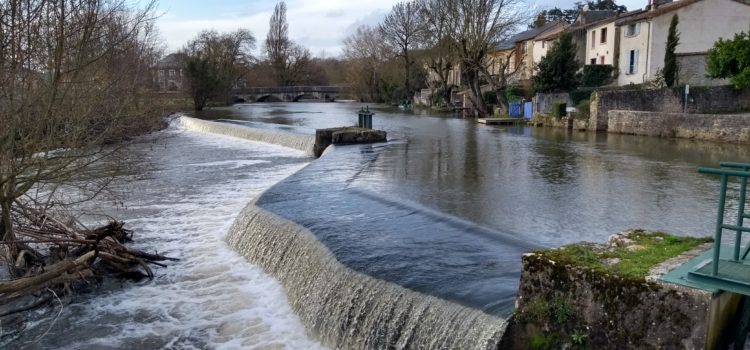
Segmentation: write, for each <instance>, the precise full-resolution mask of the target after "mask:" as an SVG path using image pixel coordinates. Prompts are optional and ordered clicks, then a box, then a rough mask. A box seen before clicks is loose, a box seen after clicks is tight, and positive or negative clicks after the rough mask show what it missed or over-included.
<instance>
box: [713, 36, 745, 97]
mask: <svg viewBox="0 0 750 350" xmlns="http://www.w3.org/2000/svg"><path fill="white" fill-rule="evenodd" d="M706 71H707V72H708V77H709V78H714V79H716V78H719V79H723V78H728V79H729V80H730V81H731V82H732V85H733V86H734V87H735V88H736V89H744V88H747V87H750V31H748V32H747V33H745V32H741V33H737V34H735V35H734V39H732V40H723V39H719V41H717V42H716V43H714V47H713V48H711V49H710V50H708V57H706Z"/></svg>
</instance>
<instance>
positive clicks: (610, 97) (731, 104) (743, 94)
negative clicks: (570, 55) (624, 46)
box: [589, 86, 750, 131]
mask: <svg viewBox="0 0 750 350" xmlns="http://www.w3.org/2000/svg"><path fill="white" fill-rule="evenodd" d="M683 101H684V88H674V89H658V90H646V89H639V90H608V91H607V90H605V91H597V92H595V93H594V94H593V95H592V97H591V117H590V119H589V126H590V127H591V128H592V129H593V128H594V127H595V128H596V130H597V131H604V130H607V129H608V124H607V123H608V117H609V115H608V112H609V111H611V110H624V111H648V112H661V113H681V112H683V104H684V102H683ZM745 111H750V89H745V90H739V91H738V90H735V89H733V88H732V87H730V86H715V87H692V88H691V89H690V96H689V99H688V106H687V112H688V113H698V114H713V113H737V112H745Z"/></svg>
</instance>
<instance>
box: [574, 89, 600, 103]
mask: <svg viewBox="0 0 750 350" xmlns="http://www.w3.org/2000/svg"><path fill="white" fill-rule="evenodd" d="M594 91H595V90H594V89H577V90H573V91H571V92H570V99H571V100H572V101H573V103H574V104H576V105H578V104H579V103H581V101H583V100H590V99H591V94H593V93H594Z"/></svg>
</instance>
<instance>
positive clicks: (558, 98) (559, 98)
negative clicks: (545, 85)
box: [534, 92, 575, 114]
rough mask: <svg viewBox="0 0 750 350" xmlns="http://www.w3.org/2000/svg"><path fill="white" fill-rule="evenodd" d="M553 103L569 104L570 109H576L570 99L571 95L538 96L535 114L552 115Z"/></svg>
mask: <svg viewBox="0 0 750 350" xmlns="http://www.w3.org/2000/svg"><path fill="white" fill-rule="evenodd" d="M553 103H567V104H568V107H575V104H573V100H572V99H571V98H570V94H569V93H567V92H560V93H550V94H536V96H534V113H535V114H536V113H541V114H550V113H552V104H553Z"/></svg>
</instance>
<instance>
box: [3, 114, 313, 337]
mask: <svg viewBox="0 0 750 350" xmlns="http://www.w3.org/2000/svg"><path fill="white" fill-rule="evenodd" d="M163 134H164V135H166V136H167V137H165V138H162V139H159V140H157V141H155V142H153V143H143V144H140V145H139V146H136V148H138V149H139V150H140V151H142V152H145V153H146V154H147V155H148V157H149V158H150V159H151V163H152V165H153V167H154V168H153V169H151V170H146V171H144V172H143V174H140V175H139V176H135V177H133V178H130V179H128V180H127V181H124V182H123V183H122V184H119V185H117V187H118V189H119V190H122V191H125V192H129V195H128V197H127V198H126V199H125V200H124V204H125V208H124V209H123V208H120V209H117V208H109V207H107V206H106V205H105V203H99V204H97V205H96V207H97V208H95V209H97V211H102V212H105V213H107V214H110V215H112V216H114V217H117V218H118V219H123V220H125V221H126V228H129V229H132V230H134V231H135V235H134V238H135V242H134V244H133V245H134V247H135V248H138V249H142V250H148V251H152V252H153V251H154V250H158V252H159V253H161V254H164V255H168V256H173V257H179V258H180V259H181V261H178V262H168V265H169V266H168V267H166V268H161V267H154V272H155V275H156V278H155V279H154V280H153V281H150V282H149V281H144V282H141V283H131V282H128V283H124V284H123V286H122V287H120V286H116V287H114V288H104V289H103V290H102V289H99V290H97V291H95V292H94V295H88V296H85V297H81V298H79V299H78V300H80V301H77V302H74V303H73V304H71V305H67V306H65V309H64V310H63V312H62V314H61V315H60V317H59V319H58V320H57V321H56V322H55V323H54V326H53V327H52V328H51V330H50V331H49V333H48V334H47V335H45V336H43V337H42V338H41V339H40V340H38V341H36V342H35V340H36V338H37V337H39V336H40V335H41V334H43V333H44V332H45V331H46V330H47V329H48V327H49V325H50V323H51V319H50V318H45V319H43V320H41V321H39V322H36V323H35V324H33V325H30V326H29V330H28V331H27V332H26V333H25V335H24V337H23V338H22V339H20V340H19V341H17V342H15V343H14V344H11V346H13V347H16V348H65V349H91V348H96V349H107V348H118V349H163V348H167V349H238V348H251V349H317V348H322V346H321V345H320V344H319V343H318V342H316V341H314V340H311V339H310V338H309V337H308V336H307V335H306V334H305V329H304V327H303V325H302V323H301V322H300V320H299V318H298V316H297V315H295V314H294V312H293V311H292V309H291V308H290V306H289V304H288V301H287V297H286V294H285V291H284V289H283V287H282V286H281V285H280V284H279V283H278V282H277V281H276V280H274V279H273V278H272V277H270V276H269V275H267V274H266V273H264V272H263V270H262V269H261V268H259V267H257V266H255V265H252V264H250V263H248V262H247V261H246V260H245V259H244V258H242V257H241V256H240V255H238V254H237V253H235V252H234V251H233V250H232V249H230V248H229V247H228V246H227V243H226V242H225V236H226V235H227V232H228V229H229V227H230V226H231V224H232V222H233V221H234V219H235V217H236V216H237V214H238V213H239V212H240V210H241V209H242V208H243V207H244V206H245V205H246V204H247V203H248V202H249V201H251V200H252V199H253V198H255V197H256V196H257V195H259V194H260V193H261V192H262V191H264V190H265V189H267V188H268V187H270V186H272V185H273V184H274V183H276V182H278V181H280V180H281V179H283V178H284V177H286V176H288V175H290V174H292V173H293V172H295V171H297V170H299V169H300V168H302V167H303V166H305V165H306V164H307V162H309V161H310V158H308V157H307V156H306V155H305V154H304V153H303V152H301V151H297V150H292V149H289V148H283V147H279V146H274V145H269V144H263V143H257V142H251V141H246V140H240V139H235V138H231V137H226V136H219V135H211V134H204V133H196V132H191V131H184V130H174V129H171V130H170V131H168V132H165V133H163ZM92 209H94V208H92ZM56 312H57V311H56V310H55V312H53V314H55V313H56Z"/></svg>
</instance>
